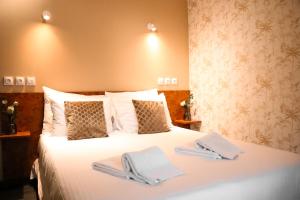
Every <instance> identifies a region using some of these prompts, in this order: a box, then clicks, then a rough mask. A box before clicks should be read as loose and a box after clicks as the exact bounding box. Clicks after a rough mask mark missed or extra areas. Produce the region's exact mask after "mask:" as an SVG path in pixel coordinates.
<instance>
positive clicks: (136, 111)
mask: <svg viewBox="0 0 300 200" xmlns="http://www.w3.org/2000/svg"><path fill="white" fill-rule="evenodd" d="M43 89H44V93H45V105H44V123H43V132H42V134H41V136H40V141H39V148H38V150H39V158H38V160H37V161H36V162H35V163H34V167H33V174H35V175H36V177H37V178H38V194H39V197H40V199H43V200H44V199H45V200H52V199H55V200H61V199H65V200H102V199H103V200H116V199H133V200H134V199H143V200H166V199H172V200H180V199H184V200H198V199H204V200H205V199H210V200H214V199H243V200H247V199H249V200H250V199H251V200H252V199H261V200H268V199H270V200H276V199H278V200H282V199H285V200H289V199H290V200H296V199H300V156H299V155H298V154H294V153H290V152H286V151H281V150H276V149H272V148H268V147H264V146H259V145H255V144H250V143H244V142H241V141H235V140H231V139H229V138H227V140H229V141H230V142H231V143H232V144H234V145H236V146H237V147H239V148H240V149H241V150H242V151H243V152H244V153H241V154H240V155H239V156H238V157H237V158H236V159H234V160H227V159H221V160H214V159H205V158H203V157H199V156H191V155H182V154H178V153H177V152H175V148H176V147H180V146H182V145H191V144H192V143H194V142H195V140H197V139H199V138H201V137H203V136H205V135H207V134H209V133H204V132H197V131H192V130H188V129H183V128H179V127H176V126H173V125H172V121H171V115H170V112H169V109H168V107H169V106H168V105H167V101H166V97H165V95H164V94H162V93H161V94H158V91H157V90H156V89H151V90H145V91H137V92H118V93H111V92H105V95H94V96H85V95H79V94H73V93H64V92H60V91H56V90H53V89H50V88H46V87H44V88H43ZM173 106H174V105H173ZM208 137H209V135H208ZM152 146H157V147H158V148H159V149H161V150H162V152H164V153H165V154H166V156H167V158H168V159H169V160H170V161H171V163H172V164H173V165H174V166H176V167H177V168H178V169H179V170H181V171H182V172H183V173H184V174H183V175H181V176H177V177H173V178H171V179H168V180H166V181H164V182H162V183H160V184H157V185H147V184H142V183H138V182H135V181H131V180H126V179H121V178H119V177H115V176H111V175H109V174H106V173H103V172H100V171H97V170H95V169H93V167H92V163H93V162H96V161H100V162H101V161H103V160H106V159H110V158H115V157H118V156H119V157H120V156H121V155H122V154H124V153H126V152H134V151H140V150H144V149H146V148H149V147H152ZM153 158H155V157H153ZM156 158H158V157H156ZM143 159H144V157H143ZM153 161H155V159H153V160H149V161H147V162H149V163H150V162H153ZM143 164H144V162H143Z"/></svg>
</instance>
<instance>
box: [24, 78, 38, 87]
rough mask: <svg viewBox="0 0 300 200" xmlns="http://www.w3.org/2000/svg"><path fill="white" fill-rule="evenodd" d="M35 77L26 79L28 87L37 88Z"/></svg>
mask: <svg viewBox="0 0 300 200" xmlns="http://www.w3.org/2000/svg"><path fill="white" fill-rule="evenodd" d="M35 84H36V82H35V77H34V76H27V77H26V85H28V86H35Z"/></svg>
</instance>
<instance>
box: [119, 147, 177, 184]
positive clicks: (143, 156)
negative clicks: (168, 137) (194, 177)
mask: <svg viewBox="0 0 300 200" xmlns="http://www.w3.org/2000/svg"><path fill="white" fill-rule="evenodd" d="M122 164H123V168H124V170H125V171H126V172H127V173H128V174H130V175H131V176H132V178H133V179H135V180H137V181H139V182H140V181H141V180H142V181H144V182H145V183H147V184H150V185H155V184H158V183H160V182H162V181H165V180H167V179H170V178H172V177H176V176H179V175H182V174H183V172H182V171H180V170H179V169H177V168H176V167H175V166H174V165H173V164H172V163H171V162H170V161H169V160H168V158H167V157H166V155H165V154H164V153H163V151H161V150H160V149H159V148H158V147H150V148H147V149H145V150H142V151H136V152H129V153H124V154H123V155H122Z"/></svg>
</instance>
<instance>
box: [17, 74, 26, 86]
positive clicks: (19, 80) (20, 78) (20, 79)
mask: <svg viewBox="0 0 300 200" xmlns="http://www.w3.org/2000/svg"><path fill="white" fill-rule="evenodd" d="M16 85H25V77H24V76H16Z"/></svg>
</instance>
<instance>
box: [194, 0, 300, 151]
mask: <svg viewBox="0 0 300 200" xmlns="http://www.w3.org/2000/svg"><path fill="white" fill-rule="evenodd" d="M189 38H190V54H189V55H190V87H191V89H192V92H193V93H194V94H195V99H196V104H195V109H196V111H197V113H196V114H194V117H197V118H201V119H202V120H203V126H202V129H203V130H204V131H210V130H216V131H220V132H221V133H223V134H224V135H227V136H230V137H233V138H237V139H242V140H245V141H248V142H254V143H258V144H264V145H268V146H272V147H276V148H280V149H285V150H289V151H293V152H298V153H300V1H299V0H288V1H281V0H269V1H268V0H264V1H243V0H228V1H219V0H212V1H211V0H203V1H198V0H189Z"/></svg>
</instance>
